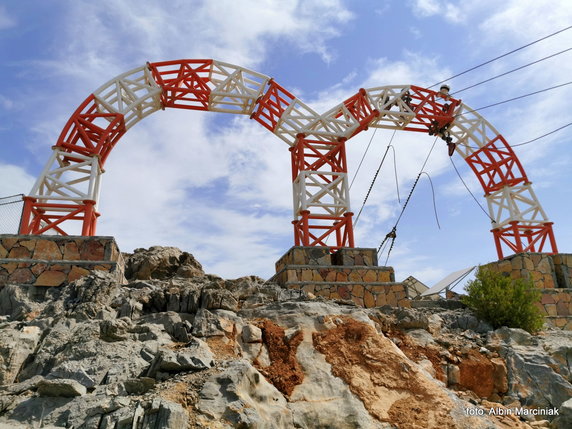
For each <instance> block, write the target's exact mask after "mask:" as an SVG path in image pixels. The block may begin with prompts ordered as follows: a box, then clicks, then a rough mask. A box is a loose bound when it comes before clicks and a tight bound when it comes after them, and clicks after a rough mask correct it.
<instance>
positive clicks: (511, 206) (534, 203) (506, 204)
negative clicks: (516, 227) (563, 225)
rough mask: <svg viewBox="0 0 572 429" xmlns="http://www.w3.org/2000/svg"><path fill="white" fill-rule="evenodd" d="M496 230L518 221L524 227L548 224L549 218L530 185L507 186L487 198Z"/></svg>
mask: <svg viewBox="0 0 572 429" xmlns="http://www.w3.org/2000/svg"><path fill="white" fill-rule="evenodd" d="M485 198H486V199H487V204H488V206H489V213H490V215H491V217H492V218H493V219H494V220H495V222H496V223H494V224H493V226H494V227H495V228H500V227H503V226H505V225H508V224H509V223H510V222H512V221H518V222H520V223H521V224H523V225H527V224H538V223H545V222H548V217H547V216H546V213H545V212H544V210H543V209H542V206H541V205H540V203H539V202H538V198H536V194H535V193H534V191H533V190H532V186H531V185H530V183H528V184H525V185H516V186H505V187H503V188H502V189H499V190H498V191H496V192H494V193H492V194H490V195H487V196H485Z"/></svg>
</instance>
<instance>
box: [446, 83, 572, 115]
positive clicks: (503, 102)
mask: <svg viewBox="0 0 572 429" xmlns="http://www.w3.org/2000/svg"><path fill="white" fill-rule="evenodd" d="M570 84H572V81H569V82H566V83H561V84H559V85H554V86H551V87H549V88H544V89H540V90H538V91H534V92H529V93H528V94H524V95H519V96H518V97H514V98H509V99H508V100H503V101H499V102H497V103H493V104H489V105H488V106H482V107H479V108H477V109H472V110H467V111H466V112H463V113H459V114H458V115H455V117H459V116H464V115H468V114H469V113H473V112H478V111H479V110H484V109H488V108H489V107H494V106H498V105H500V104H505V103H508V102H510V101H515V100H520V99H521V98H525V97H530V96H531V95H536V94H540V93H542V92H546V91H551V90H553V89H557V88H562V87H563V86H566V85H570Z"/></svg>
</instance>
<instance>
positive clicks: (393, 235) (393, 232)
mask: <svg viewBox="0 0 572 429" xmlns="http://www.w3.org/2000/svg"><path fill="white" fill-rule="evenodd" d="M437 139H438V137H435V140H434V141H433V145H432V146H431V149H430V150H429V153H428V154H427V157H426V158H425V161H424V162H423V165H422V166H421V170H419V174H418V175H417V178H416V179H415V182H413V186H412V187H411V190H410V191H409V195H408V196H407V199H406V200H405V203H404V204H403V207H402V208H401V213H400V214H399V217H398V218H397V220H396V221H395V225H394V226H393V228H392V229H391V231H390V232H389V233H388V234H387V235H386V236H385V238H384V239H383V241H382V242H381V243H380V245H379V247H378V248H377V253H378V255H379V252H380V251H381V249H382V247H384V245H385V243H386V242H387V241H388V240H389V239H391V244H390V246H389V251H388V252H387V258H386V259H385V264H386V265H387V261H388V260H389V255H390V254H391V251H392V250H393V245H394V244H395V238H396V237H397V225H398V224H399V221H400V220H401V218H402V217H403V213H405V209H406V208H407V205H408V204H409V200H411V196H412V195H413V191H414V190H415V187H416V186H417V183H419V179H420V178H421V175H422V174H423V170H424V169H425V166H426V165H427V162H428V161H429V157H430V156H431V153H432V152H433V149H434V148H435V144H436V143H437Z"/></svg>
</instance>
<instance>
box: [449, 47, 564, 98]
mask: <svg viewBox="0 0 572 429" xmlns="http://www.w3.org/2000/svg"><path fill="white" fill-rule="evenodd" d="M568 51H572V48H568V49H564V50H563V51H560V52H557V53H555V54H552V55H548V56H547V57H544V58H541V59H539V60H536V61H533V62H531V63H528V64H524V65H522V66H520V67H517V68H515V69H512V70H509V71H507V72H504V73H501V74H498V75H496V76H493V77H491V78H489V79H485V80H483V81H481V82H477V83H475V84H473V85H470V86H467V87H465V88H463V89H459V90H458V91H455V92H453V93H451V95H456V94H459V93H460V92H463V91H466V90H467V89H471V88H474V87H476V86H479V85H482V84H483V83H487V82H490V81H491V80H494V79H497V78H499V77H503V76H506V75H508V74H511V73H514V72H515V71H519V70H522V69H524V68H526V67H529V66H532V65H534V64H538V63H539V62H541V61H544V60H547V59H549V58H553V57H555V56H557V55H560V54H563V53H565V52H568Z"/></svg>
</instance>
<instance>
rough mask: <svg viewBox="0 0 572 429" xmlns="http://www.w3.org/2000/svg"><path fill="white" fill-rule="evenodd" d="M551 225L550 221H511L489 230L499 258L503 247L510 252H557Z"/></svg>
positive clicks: (502, 252)
mask: <svg viewBox="0 0 572 429" xmlns="http://www.w3.org/2000/svg"><path fill="white" fill-rule="evenodd" d="M552 225H553V223H552V222H545V223H538V224H522V223H520V222H518V221H513V222H510V223H509V224H508V225H507V226H504V227H502V228H496V229H493V230H491V232H492V233H493V236H494V239H495V245H496V249H497V254H498V257H499V259H502V258H503V257H504V251H503V250H504V249H505V248H506V249H508V250H509V251H510V252H511V253H526V252H532V253H541V252H544V253H550V254H555V253H558V248H557V246H556V239H555V238H554V231H553V229H552Z"/></svg>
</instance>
